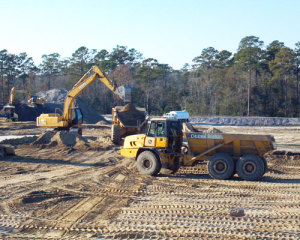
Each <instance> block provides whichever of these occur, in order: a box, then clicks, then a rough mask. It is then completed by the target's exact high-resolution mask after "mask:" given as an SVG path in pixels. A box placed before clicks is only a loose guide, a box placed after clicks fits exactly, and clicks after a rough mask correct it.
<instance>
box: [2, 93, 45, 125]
mask: <svg viewBox="0 0 300 240" xmlns="http://www.w3.org/2000/svg"><path fill="white" fill-rule="evenodd" d="M17 93H23V94H25V95H26V97H27V102H28V105H29V106H32V107H34V106H36V105H42V104H45V103H46V101H45V99H43V98H41V97H37V96H32V95H30V94H29V93H28V91H27V90H25V89H16V88H15V87H12V88H11V90H10V95H9V101H8V104H7V105H5V106H4V107H3V108H4V111H5V117H6V119H7V120H8V121H17V120H18V117H19V116H18V114H17V113H15V109H16V107H15V96H16V94H17Z"/></svg>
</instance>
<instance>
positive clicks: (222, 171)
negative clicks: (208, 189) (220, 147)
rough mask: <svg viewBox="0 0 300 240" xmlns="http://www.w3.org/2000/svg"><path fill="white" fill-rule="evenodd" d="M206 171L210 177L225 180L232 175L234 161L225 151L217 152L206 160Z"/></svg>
mask: <svg viewBox="0 0 300 240" xmlns="http://www.w3.org/2000/svg"><path fill="white" fill-rule="evenodd" d="M207 167H208V172H209V175H210V176H211V177H212V178H215V179H220V180H225V179H229V178H231V177H232V176H233V175H234V161H233V159H232V158H231V157H230V156H229V155H228V154H226V153H217V154H215V155H213V156H212V157H211V159H210V160H209V162H208V166H207Z"/></svg>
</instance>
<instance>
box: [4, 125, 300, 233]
mask: <svg viewBox="0 0 300 240" xmlns="http://www.w3.org/2000/svg"><path fill="white" fill-rule="evenodd" d="M217 128H218V129H219V130H221V131H224V132H234V133H239V132H240V133H252V134H272V135H274V136H275V139H276V141H277V144H278V146H279V149H280V150H287V151H290V152H293V153H294V152H297V151H298V152H300V132H299V128H297V127H273V128H268V127H264V128H260V127H217ZM45 132H46V130H45V129H40V128H36V127H35V126H34V123H29V122H26V123H25V122H23V123H0V136H1V135H25V134H26V135H40V134H41V133H45ZM109 136H110V126H109V125H107V124H103V125H85V126H84V130H83V137H84V139H85V140H84V141H83V140H82V139H79V140H78V141H77V140H76V141H77V142H74V144H73V145H72V146H69V145H68V146H67V145H64V144H57V145H55V144H54V145H53V144H52V145H51V144H49V143H48V142H44V144H32V143H31V142H33V141H34V140H35V139H36V138H37V137H31V139H29V140H26V141H24V139H23V140H22V139H19V140H9V141H10V143H12V144H14V145H15V146H16V149H15V152H16V156H13V157H6V158H4V159H1V160H0V169H1V174H0V198H1V201H0V238H4V239H103V238H104V239H299V238H300V227H299V226H300V157H299V156H294V155H292V154H287V155H276V156H275V155H270V156H268V158H267V160H268V165H269V171H268V172H267V173H266V174H265V176H264V177H263V179H262V181H260V182H248V181H242V180H241V179H239V178H238V177H237V176H235V177H234V179H233V180H226V181H220V180H214V179H211V178H210V177H209V176H208V174H207V171H206V165H199V166H197V167H189V168H181V169H180V170H179V172H178V173H176V174H175V175H162V174H160V175H158V176H157V177H150V176H142V175H140V174H139V173H138V172H137V170H136V168H135V162H134V161H133V160H131V159H125V158H123V157H122V156H120V154H119V150H120V147H119V146H116V145H113V144H112V143H111V142H110V138H109ZM50 137H52V138H51V139H52V140H53V139H54V138H55V137H54V136H52V135H51V136H50ZM39 143H41V142H39ZM232 208H243V209H244V212H245V215H244V216H241V217H233V216H231V215H230V211H231V210H232Z"/></svg>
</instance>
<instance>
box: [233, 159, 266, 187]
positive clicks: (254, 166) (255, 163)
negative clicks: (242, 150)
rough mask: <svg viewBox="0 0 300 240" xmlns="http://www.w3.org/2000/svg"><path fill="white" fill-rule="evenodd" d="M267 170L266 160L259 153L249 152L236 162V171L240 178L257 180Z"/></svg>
mask: <svg viewBox="0 0 300 240" xmlns="http://www.w3.org/2000/svg"><path fill="white" fill-rule="evenodd" d="M265 170H266V167H265V164H264V161H263V160H262V159H261V158H260V157H259V156H257V155H252V154H247V155H244V156H242V157H240V158H239V159H238V161H237V163H236V171H237V174H238V175H239V176H240V178H242V179H244V180H247V181H255V180H259V179H261V178H262V176H263V175H264V172H265Z"/></svg>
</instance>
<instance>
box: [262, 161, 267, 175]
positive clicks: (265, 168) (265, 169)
mask: <svg viewBox="0 0 300 240" xmlns="http://www.w3.org/2000/svg"><path fill="white" fill-rule="evenodd" d="M262 160H263V163H264V174H265V173H266V172H267V171H268V163H267V160H266V159H265V158H264V157H263V158H262Z"/></svg>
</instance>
